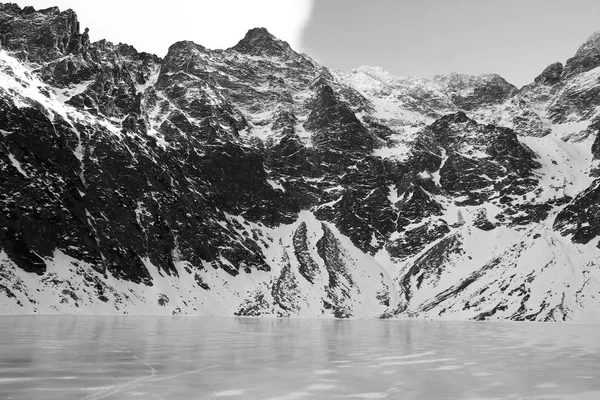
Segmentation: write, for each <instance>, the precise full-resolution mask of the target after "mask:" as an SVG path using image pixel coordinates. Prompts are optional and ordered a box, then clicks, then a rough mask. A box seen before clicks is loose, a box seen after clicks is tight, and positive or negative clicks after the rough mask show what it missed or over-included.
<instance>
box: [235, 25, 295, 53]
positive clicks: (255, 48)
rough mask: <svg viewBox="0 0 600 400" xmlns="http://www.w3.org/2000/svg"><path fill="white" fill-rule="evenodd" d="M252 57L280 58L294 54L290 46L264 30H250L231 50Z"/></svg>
mask: <svg viewBox="0 0 600 400" xmlns="http://www.w3.org/2000/svg"><path fill="white" fill-rule="evenodd" d="M231 49H232V50H235V51H237V52H240V53H244V54H250V55H254V56H280V55H288V54H293V53H295V52H294V50H292V48H291V47H290V45H289V44H288V43H287V42H285V41H283V40H280V39H278V38H276V37H275V36H274V35H272V34H271V33H270V32H269V31H268V30H267V29H266V28H252V29H250V30H249V31H248V32H247V33H246V36H244V38H243V39H242V40H240V41H239V42H238V44H236V45H235V46H233V47H232V48H231Z"/></svg>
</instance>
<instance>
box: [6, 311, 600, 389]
mask: <svg viewBox="0 0 600 400" xmlns="http://www.w3.org/2000/svg"><path fill="white" fill-rule="evenodd" d="M0 330H1V335H0V399H13V400H17V399H27V400H35V399H61V400H65V399H87V400H95V399H245V400H246V399H271V400H273V399H282V400H283V399H403V400H408V399H468V400H472V399H473V400H474V399H529V400H531V399H536V400H550V399H568V400H575V399H595V400H597V399H599V398H600V351H599V350H600V341H598V335H597V327H596V326H593V325H574V324H531V323H473V322H428V321H397V320H394V321H384V320H351V321H344V320H284V319H246V318H240V319H233V318H220V319H216V318H215V319H210V318H189V317H188V318H183V317H83V316H76V317H68V316H61V317H43V316H28V317H2V318H0Z"/></svg>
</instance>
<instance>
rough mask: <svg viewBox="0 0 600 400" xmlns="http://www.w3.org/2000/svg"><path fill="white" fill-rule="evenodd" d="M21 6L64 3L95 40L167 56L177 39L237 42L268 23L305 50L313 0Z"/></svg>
mask: <svg viewBox="0 0 600 400" xmlns="http://www.w3.org/2000/svg"><path fill="white" fill-rule="evenodd" d="M13 1H14V2H16V3H17V4H19V5H20V6H21V7H23V6H33V7H35V8H36V9H38V10H39V9H44V8H48V7H52V6H58V7H59V8H60V9H61V10H66V9H68V8H72V9H73V10H75V11H76V12H77V15H78V16H79V21H80V22H81V30H82V31H83V29H85V28H86V27H88V28H90V39H91V40H92V41H96V40H100V39H108V40H110V41H112V42H115V43H118V42H124V43H127V44H130V45H133V46H134V47H135V48H136V49H138V50H139V51H146V52H150V53H154V54H157V55H159V56H161V57H162V56H164V55H165V54H166V53H167V49H168V48H169V46H170V45H172V44H173V43H175V42H177V41H180V40H192V41H194V42H196V43H198V44H201V45H203V46H205V47H208V48H211V49H224V48H228V47H231V46H233V45H235V44H236V43H237V42H238V41H239V40H241V39H242V38H243V37H244V35H245V34H246V32H247V31H248V30H249V29H251V28H256V27H265V28H267V29H268V30H269V32H271V33H272V34H273V35H275V36H277V37H278V38H280V39H283V40H285V41H287V42H288V43H289V44H290V45H291V46H292V47H293V48H294V49H295V50H298V51H301V50H302V32H303V30H304V28H305V26H306V24H307V23H308V21H309V18H310V15H311V10H312V6H313V0H169V1H166V2H165V1H156V0H147V1H141V0H102V1H97V0H13Z"/></svg>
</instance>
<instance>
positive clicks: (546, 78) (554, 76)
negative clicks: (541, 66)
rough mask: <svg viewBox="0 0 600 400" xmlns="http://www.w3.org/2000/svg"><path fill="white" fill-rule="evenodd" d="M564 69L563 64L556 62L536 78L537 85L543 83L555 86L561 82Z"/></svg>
mask: <svg viewBox="0 0 600 400" xmlns="http://www.w3.org/2000/svg"><path fill="white" fill-rule="evenodd" d="M563 70H564V67H563V65H562V63H559V62H556V63H554V64H550V65H549V66H548V67H546V69H545V70H544V71H543V72H542V73H541V74H540V75H539V76H537V77H536V78H535V83H541V84H544V85H555V84H556V83H558V82H560V77H561V76H562V73H563Z"/></svg>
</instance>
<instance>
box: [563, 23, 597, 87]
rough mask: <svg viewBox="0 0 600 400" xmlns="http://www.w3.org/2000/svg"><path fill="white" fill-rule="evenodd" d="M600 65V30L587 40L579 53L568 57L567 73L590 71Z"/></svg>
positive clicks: (578, 50)
mask: <svg viewBox="0 0 600 400" xmlns="http://www.w3.org/2000/svg"><path fill="white" fill-rule="evenodd" d="M598 66H600V31H598V32H595V33H594V34H592V36H590V37H589V38H588V40H586V41H585V43H584V44H583V45H581V47H579V49H577V53H575V55H574V56H573V57H572V58H570V59H568V60H567V62H566V65H565V75H567V76H569V75H573V74H575V73H582V72H587V71H590V70H592V69H594V68H596V67H598Z"/></svg>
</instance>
